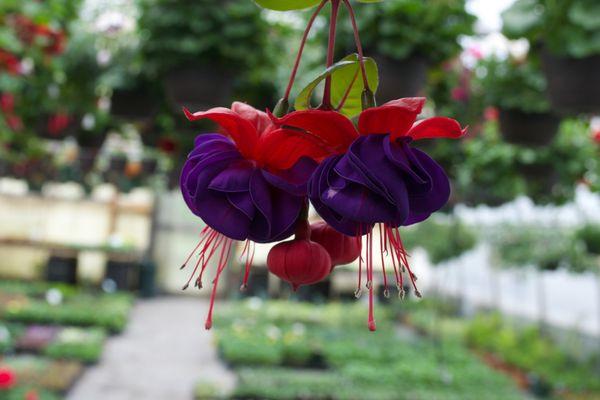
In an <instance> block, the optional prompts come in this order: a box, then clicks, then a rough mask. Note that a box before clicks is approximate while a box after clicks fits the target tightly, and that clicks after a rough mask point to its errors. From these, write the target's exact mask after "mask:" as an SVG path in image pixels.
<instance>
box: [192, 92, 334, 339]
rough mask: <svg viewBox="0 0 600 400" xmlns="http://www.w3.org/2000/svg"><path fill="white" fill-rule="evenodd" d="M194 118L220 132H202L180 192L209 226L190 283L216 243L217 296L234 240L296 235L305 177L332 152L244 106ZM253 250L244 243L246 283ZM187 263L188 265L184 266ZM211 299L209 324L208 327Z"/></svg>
mask: <svg viewBox="0 0 600 400" xmlns="http://www.w3.org/2000/svg"><path fill="white" fill-rule="evenodd" d="M184 111H185V113H186V116H187V117H188V119H189V120H191V121H197V120H201V119H210V120H212V121H213V122H216V123H217V124H218V125H220V127H221V128H222V129H223V134H205V135H200V136H198V137H197V138H196V142H195V146H194V149H193V150H192V152H191V153H190V155H189V156H188V159H187V161H186V163H185V165H184V167H183V171H182V173H181V191H182V193H183V197H184V199H185V201H186V203H187V205H188V207H189V208H190V210H191V211H192V212H193V213H194V214H196V215H197V216H199V217H200V218H201V219H202V220H204V222H205V223H206V224H207V225H208V228H207V229H205V230H204V231H203V233H202V235H201V240H200V242H199V243H198V245H197V246H196V249H195V250H194V251H193V252H192V254H191V255H190V257H188V260H187V261H189V259H190V258H191V256H192V255H193V254H194V253H196V252H199V254H200V257H199V259H198V262H197V264H196V267H195V269H194V271H193V272H192V275H191V276H190V280H189V281H188V283H187V284H186V286H185V287H187V286H188V285H189V283H190V282H191V280H192V279H193V277H194V276H196V272H197V270H198V269H199V268H200V273H199V275H198V277H197V279H196V286H198V287H201V286H202V274H203V272H204V269H205V268H206V265H207V264H208V262H209V261H210V259H211V257H212V256H213V255H214V254H215V252H216V251H217V249H218V248H221V249H226V250H225V253H221V261H220V262H219V267H218V270H217V275H216V279H215V284H214V287H213V295H214V292H215V289H216V286H217V282H218V278H219V275H220V272H221V270H222V268H224V266H225V265H226V264H227V260H228V257H229V253H230V249H231V242H232V241H233V240H240V241H245V240H248V241H252V242H259V243H270V242H274V241H278V240H283V239H285V238H287V237H289V236H290V235H292V234H293V233H294V230H295V228H296V226H295V225H296V222H297V220H298V217H299V215H300V213H301V211H302V210H303V209H304V208H305V207H306V205H307V204H306V203H307V200H306V195H307V182H308V180H309V178H310V176H311V174H312V172H313V171H314V169H315V168H316V166H317V162H319V161H321V160H322V159H324V158H325V157H327V156H329V155H330V154H332V151H331V150H330V149H328V146H327V144H326V143H325V142H324V141H323V140H321V139H320V138H319V137H317V136H313V135H310V134H308V133H307V132H305V131H303V130H299V129H288V128H285V127H279V126H276V125H275V124H274V123H273V122H272V121H271V119H270V118H269V117H268V115H267V114H266V113H264V112H261V111H258V110H256V109H254V108H252V107H251V106H249V105H247V104H244V103H237V102H236V103H234V104H233V106H232V108H231V109H227V108H222V107H219V108H213V109H211V110H208V111H206V112H197V113H194V114H192V113H190V112H189V111H187V110H184ZM252 249H253V247H252V244H251V243H246V247H245V249H244V253H245V255H246V273H245V276H244V282H243V284H242V287H245V285H246V284H247V280H248V270H249V267H250V264H251V259H252V254H253V250H252ZM186 264H187V262H186V263H184V267H185V265H186ZM212 306H213V297H211V306H210V311H209V318H208V320H207V323H206V326H207V328H208V327H210V324H211V323H210V317H211V313H212Z"/></svg>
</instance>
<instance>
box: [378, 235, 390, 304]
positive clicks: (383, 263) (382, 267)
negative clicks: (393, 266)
mask: <svg viewBox="0 0 600 400" xmlns="http://www.w3.org/2000/svg"><path fill="white" fill-rule="evenodd" d="M378 228H379V252H380V253H381V269H382V270H383V295H384V296H385V297H389V290H388V282H387V273H386V272H385V259H384V257H383V234H382V233H381V224H378ZM386 292H387V293H388V294H387V295H386Z"/></svg>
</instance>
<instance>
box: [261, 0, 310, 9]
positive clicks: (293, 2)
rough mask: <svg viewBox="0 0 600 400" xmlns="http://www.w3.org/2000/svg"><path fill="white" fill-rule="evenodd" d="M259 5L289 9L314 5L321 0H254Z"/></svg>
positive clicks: (268, 7)
mask: <svg viewBox="0 0 600 400" xmlns="http://www.w3.org/2000/svg"><path fill="white" fill-rule="evenodd" d="M254 1H255V2H256V3H257V4H258V5H259V6H261V7H263V8H267V9H269V10H276V11H290V10H302V9H304V8H309V7H314V6H316V5H317V4H319V3H320V2H321V0H254Z"/></svg>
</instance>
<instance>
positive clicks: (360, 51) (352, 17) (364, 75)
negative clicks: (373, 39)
mask: <svg viewBox="0 0 600 400" xmlns="http://www.w3.org/2000/svg"><path fill="white" fill-rule="evenodd" d="M343 1H344V4H345V5H346V8H347V9H348V13H349V14H350V20H351V21H352V30H353V31H354V42H355V43H356V51H357V52H358V62H359V63H360V70H361V73H362V78H363V83H364V85H365V91H370V90H371V89H370V88H369V79H368V78H367V70H366V68H365V58H364V56H363V48H362V44H361V42H360V33H359V32H358V25H357V24H356V15H355V14H354V9H353V8H352V5H351V4H350V1H349V0H343Z"/></svg>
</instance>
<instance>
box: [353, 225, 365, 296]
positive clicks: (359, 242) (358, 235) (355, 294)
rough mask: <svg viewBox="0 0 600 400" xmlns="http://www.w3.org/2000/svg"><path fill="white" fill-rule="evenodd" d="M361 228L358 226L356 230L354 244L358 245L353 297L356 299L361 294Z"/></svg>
mask: <svg viewBox="0 0 600 400" xmlns="http://www.w3.org/2000/svg"><path fill="white" fill-rule="evenodd" d="M361 230H362V229H361V227H360V226H359V227H358V229H357V235H356V242H357V243H358V254H359V256H358V285H357V287H356V291H355V292H354V296H355V297H356V298H359V297H360V295H361V292H362V288H361V286H362V264H363V257H362V250H363V249H362V232H361Z"/></svg>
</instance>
